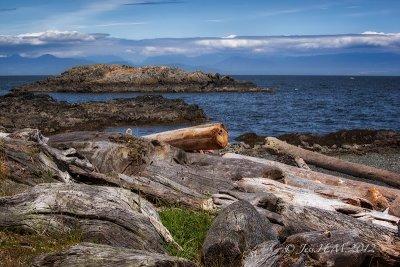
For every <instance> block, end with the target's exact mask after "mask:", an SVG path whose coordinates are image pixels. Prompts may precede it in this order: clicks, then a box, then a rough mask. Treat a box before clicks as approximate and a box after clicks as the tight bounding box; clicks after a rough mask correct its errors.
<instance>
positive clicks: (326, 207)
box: [237, 178, 400, 266]
mask: <svg viewBox="0 0 400 267" xmlns="http://www.w3.org/2000/svg"><path fill="white" fill-rule="evenodd" d="M237 190H239V191H243V192H247V193H255V194H258V196H259V197H258V198H257V202H258V203H254V202H253V204H254V205H257V206H258V207H260V208H263V209H265V210H267V211H268V212H267V213H266V214H265V215H266V216H267V217H268V216H269V215H270V214H273V216H271V217H268V218H270V220H271V221H276V217H279V222H277V223H280V224H281V225H282V226H283V228H284V230H285V232H286V235H292V234H296V233H303V232H310V231H333V230H343V231H355V232H356V233H358V235H359V237H360V239H361V241H362V243H363V245H364V247H366V246H369V247H372V248H373V255H372V256H371V260H373V262H378V263H380V264H383V265H385V264H388V265H391V266H396V264H399V263H400V238H399V236H398V235H397V232H395V229H394V227H393V222H392V221H393V220H398V219H399V218H398V217H394V216H390V215H388V214H385V213H382V212H376V211H368V210H362V209H354V207H353V206H350V205H349V207H348V206H346V205H345V204H343V203H340V202H339V201H337V200H329V199H321V198H319V197H317V196H315V195H313V194H312V192H304V191H300V190H299V189H296V188H291V187H286V186H284V185H282V184H279V183H276V182H271V181H268V180H266V179H257V178H255V179H254V178H248V179H242V180H240V181H239V182H237ZM292 190H293V191H292ZM297 190H299V191H297ZM290 191H291V192H290ZM296 191H297V192H296ZM262 192H264V196H262ZM363 217H364V218H363Z"/></svg>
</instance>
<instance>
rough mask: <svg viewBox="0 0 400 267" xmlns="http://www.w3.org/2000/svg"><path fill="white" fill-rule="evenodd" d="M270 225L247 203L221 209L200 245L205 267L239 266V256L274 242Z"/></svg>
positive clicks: (236, 203)
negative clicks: (261, 244)
mask: <svg viewBox="0 0 400 267" xmlns="http://www.w3.org/2000/svg"><path fill="white" fill-rule="evenodd" d="M270 230H271V224H270V223H269V222H268V220H265V219H263V218H262V217H261V215H260V214H259V213H258V212H257V210H256V209H255V208H254V207H253V206H252V205H251V204H250V203H249V202H247V201H237V202H235V203H233V204H231V205H229V206H227V207H226V208H225V209H223V210H222V211H221V212H220V213H219V214H218V216H217V217H216V218H215V219H214V222H213V224H212V226H211V228H210V230H208V233H207V237H206V239H205V240H204V244H203V249H202V251H203V261H204V265H205V266H209V267H213V266H221V267H222V266H242V256H243V254H244V253H245V252H246V251H248V250H251V249H252V248H254V247H255V246H256V245H258V244H260V243H262V242H265V241H267V240H276V236H275V235H274V234H273V233H272V232H271V231H270Z"/></svg>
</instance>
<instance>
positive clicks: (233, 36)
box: [222, 34, 237, 39]
mask: <svg viewBox="0 0 400 267" xmlns="http://www.w3.org/2000/svg"><path fill="white" fill-rule="evenodd" d="M236 37H237V35H235V34H230V35H228V36H225V37H222V38H224V39H233V38H236Z"/></svg>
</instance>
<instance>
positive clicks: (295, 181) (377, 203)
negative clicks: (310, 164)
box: [223, 153, 400, 210]
mask: <svg viewBox="0 0 400 267" xmlns="http://www.w3.org/2000/svg"><path fill="white" fill-rule="evenodd" d="M223 157H224V158H229V159H241V160H247V161H249V162H250V161H251V162H255V163H261V164H264V165H266V166H268V167H275V168H279V169H281V170H282V171H283V173H284V174H285V182H286V183H287V184H288V185H292V186H296V187H300V188H306V189H310V190H313V191H314V192H315V193H317V194H320V195H322V196H325V197H335V198H340V199H342V200H343V201H345V202H346V203H349V204H352V205H356V206H361V207H367V208H374V209H376V210H384V209H386V208H387V207H388V205H390V204H391V203H392V202H393V201H394V200H395V199H396V197H397V196H399V195H400V190H398V189H394V188H389V187H385V186H379V185H372V184H369V183H366V182H362V181H356V180H350V179H347V178H344V177H337V176H333V175H329V174H324V173H320V172H315V171H309V170H305V169H302V168H297V167H294V166H290V165H286V164H283V163H280V162H276V161H271V160H266V159H262V158H255V157H250V156H244V155H239V154H233V153H226V154H225V155H224V156H223ZM248 177H250V176H248ZM253 177H254V176H253ZM376 191H378V192H379V193H380V194H381V195H382V197H383V198H384V199H381V198H376V197H375V196H376V194H371V192H376ZM386 202H387V203H388V204H385V203H386Z"/></svg>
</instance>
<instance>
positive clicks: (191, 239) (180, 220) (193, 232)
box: [160, 208, 214, 262]
mask: <svg viewBox="0 0 400 267" xmlns="http://www.w3.org/2000/svg"><path fill="white" fill-rule="evenodd" d="M160 217H161V222H162V223H163V225H164V226H165V227H166V228H167V229H168V230H169V231H170V232H171V234H172V236H173V237H174V239H175V241H176V242H177V243H178V244H179V245H180V246H181V247H182V250H181V251H179V250H177V249H176V248H175V247H173V246H171V245H169V246H167V248H166V249H167V251H168V252H169V254H170V255H173V256H177V257H182V258H186V259H188V260H192V261H196V262H200V259H201V254H200V252H201V246H202V245H203V241H204V239H205V237H206V234H207V231H208V229H209V228H210V226H211V223H212V221H213V218H214V216H213V215H212V214H210V213H209V212H205V211H193V210H188V209H183V208H165V209H163V210H161V211H160Z"/></svg>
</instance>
